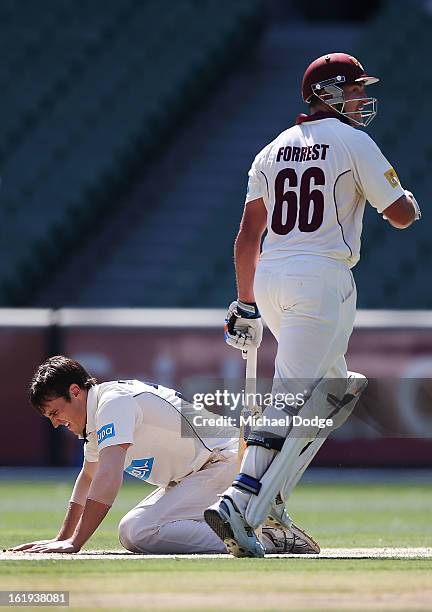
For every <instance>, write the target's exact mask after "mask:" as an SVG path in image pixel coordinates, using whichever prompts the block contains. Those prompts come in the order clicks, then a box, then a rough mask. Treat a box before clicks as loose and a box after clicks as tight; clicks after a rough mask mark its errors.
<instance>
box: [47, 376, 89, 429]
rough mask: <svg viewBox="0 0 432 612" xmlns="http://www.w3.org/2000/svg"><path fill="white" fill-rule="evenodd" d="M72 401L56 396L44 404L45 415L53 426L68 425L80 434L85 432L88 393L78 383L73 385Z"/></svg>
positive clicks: (68, 427) (71, 390)
mask: <svg viewBox="0 0 432 612" xmlns="http://www.w3.org/2000/svg"><path fill="white" fill-rule="evenodd" d="M69 395H70V401H68V400H66V399H65V398H64V397H56V398H55V399H52V400H49V401H47V402H46V404H45V405H44V415H45V416H46V417H47V418H49V420H50V421H51V423H52V425H53V427H55V428H56V429H57V427H59V425H63V426H64V427H67V429H69V431H71V432H72V433H74V434H75V435H76V436H79V435H81V434H82V433H83V431H84V427H85V425H86V421H87V393H86V392H85V391H83V389H80V387H78V385H71V388H70V393H69Z"/></svg>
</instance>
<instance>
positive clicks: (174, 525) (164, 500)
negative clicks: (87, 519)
mask: <svg viewBox="0 0 432 612" xmlns="http://www.w3.org/2000/svg"><path fill="white" fill-rule="evenodd" d="M237 462H238V459H237V441H236V443H235V444H233V446H232V447H230V448H229V449H224V450H215V451H213V453H212V455H211V457H210V459H209V461H208V462H207V463H206V464H205V465H204V466H203V467H202V468H201V469H200V470H199V471H198V472H192V473H191V474H189V475H188V476H186V477H185V478H184V479H183V480H182V481H181V482H179V483H177V484H174V483H173V484H172V485H169V486H168V487H167V488H159V489H156V491H154V492H153V493H151V494H150V495H149V496H148V497H146V498H145V499H143V500H142V501H141V502H140V503H139V504H138V505H137V506H135V508H133V509H132V510H131V511H130V512H128V513H127V514H126V516H124V517H123V518H122V520H121V521H120V525H119V540H120V543H121V544H122V545H123V546H124V547H125V548H126V549H127V550H130V551H131V552H135V553H147V554H182V553H201V554H203V553H226V549H225V546H224V544H223V542H222V541H221V540H220V539H219V538H218V537H217V536H216V534H215V533H214V532H213V531H212V530H211V529H210V527H209V526H208V525H207V523H205V522H204V517H203V514H204V510H205V509H206V508H207V507H208V506H211V505H212V504H214V503H215V502H216V500H217V495H218V494H220V493H222V492H223V491H224V490H225V489H226V488H227V487H228V486H229V485H230V484H231V483H232V481H233V480H234V476H235V475H236V474H237V472H238V463H237Z"/></svg>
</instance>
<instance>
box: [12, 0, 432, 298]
mask: <svg viewBox="0 0 432 612" xmlns="http://www.w3.org/2000/svg"><path fill="white" fill-rule="evenodd" d="M41 5H42V6H44V7H46V10H45V11H43V10H40V6H41ZM344 5H345V6H348V4H347V3H346V2H344V3H340V2H335V3H332V10H331V11H329V10H326V11H325V12H324V14H321V13H322V10H321V9H322V2H319V1H317V2H310V3H308V4H307V5H306V4H305V3H299V2H277V1H276V0H273V1H272V2H267V3H266V2H264V1H262V2H260V1H259V0H236V1H235V2H229V1H228V0H225V1H224V2H216V1H214V0H213V1H212V0H200V1H199V2H198V1H194V0H181V1H179V2H174V3H171V4H170V10H169V11H168V10H166V7H165V8H164V6H163V5H161V4H158V3H157V2H155V1H154V0H145V1H144V0H143V1H141V2H140V1H137V0H129V1H124V2H118V1H115V0H110V1H108V2H103V3H102V2H99V1H98V0H93V2H84V1H83V0H82V1H72V0H57V1H54V0H52V1H48V0H44V2H42V3H38V5H37V8H36V5H35V4H32V3H30V1H29V0H25V1H23V2H20V3H15V2H13V1H12V0H10V1H3V2H2V3H1V4H0V13H1V19H0V24H1V25H0V33H2V37H1V41H2V42H1V45H2V51H3V56H4V57H7V58H8V61H7V62H5V64H4V66H5V67H4V68H3V70H2V71H1V72H0V80H1V82H2V84H3V90H4V93H3V96H2V98H3V103H4V109H5V118H6V120H5V122H4V124H3V125H2V126H0V160H1V162H2V163H1V174H2V178H3V183H2V189H1V191H0V204H1V206H0V218H1V229H0V236H1V240H0V255H1V262H0V304H3V305H39V306H46V307H61V306H224V305H225V304H226V303H228V302H229V300H230V298H231V297H232V295H233V294H234V276H233V267H232V243H233V239H234V236H235V233H236V230H237V227H238V221H239V219H240V216H241V212H242V202H243V199H244V191H245V185H246V174H247V170H248V168H249V166H250V163H251V160H252V159H253V157H254V155H255V154H256V153H257V152H258V150H259V149H260V148H262V146H264V145H265V144H267V142H268V141H269V140H270V139H271V138H273V137H274V136H275V135H276V134H278V133H279V132H280V131H282V130H283V129H285V128H286V127H288V126H289V125H291V124H292V123H293V121H294V119H295V116H296V114H297V113H298V112H299V111H302V110H304V108H303V105H302V104H301V101H300V100H299V91H298V85H299V83H300V80H301V76H302V73H303V70H304V68H305V66H306V65H307V64H308V62H309V61H310V60H311V59H313V58H314V57H317V56H318V55H321V54H322V53H325V52H327V51H335V50H347V51H350V52H352V53H353V54H355V55H358V57H359V58H360V60H361V61H362V62H363V63H364V64H365V65H366V66H367V69H368V70H370V71H371V72H374V73H375V72H376V73H377V74H378V75H380V76H381V77H382V79H383V80H382V82H381V83H380V84H379V85H378V86H377V87H376V88H374V89H373V90H371V93H373V94H376V95H377V97H378V98H379V99H380V107H379V115H378V117H377V119H376V120H375V121H374V123H373V124H372V126H371V128H370V130H369V131H370V133H371V135H372V136H373V138H374V139H376V141H377V142H378V144H379V145H381V146H382V148H383V151H384V153H385V154H386V155H387V156H388V157H389V159H390V160H391V162H392V163H393V165H394V166H395V168H396V170H397V171H398V173H399V175H400V177H401V180H402V183H403V184H404V186H406V187H407V188H409V189H412V190H413V191H414V192H415V194H416V196H417V197H418V200H419V201H420V203H422V204H423V205H425V204H426V203H427V197H426V196H427V194H426V180H427V178H426V177H427V175H428V165H429V163H430V161H431V158H432V149H431V145H430V143H429V144H428V139H427V137H425V133H424V127H423V125H424V122H425V121H424V118H422V112H425V109H426V104H427V100H428V99H429V97H430V96H429V95H428V93H429V92H430V89H431V85H432V80H431V76H430V72H429V71H427V70H424V69H423V66H421V65H420V64H419V62H418V58H419V57H420V58H421V57H425V58H426V57H428V53H429V50H428V36H429V32H430V29H431V24H432V21H431V17H430V14H429V13H428V12H427V10H426V8H425V7H426V6H427V3H423V2H405V1H404V0H391V1H387V2H384V1H383V2H368V3H366V4H362V8H361V10H360V9H359V8H358V7H357V6H356V10H355V11H354V12H352V11H351V14H350V11H349V10H345V11H343V10H342V7H343V6H344ZM372 5H373V7H372ZM320 7H321V9H320ZM377 7H380V9H381V10H380V11H379V12H378V13H376V16H375V12H374V11H373V10H372V8H377ZM263 8H264V9H265V8H267V11H266V13H265V18H263V12H262V9H263ZM371 15H372V17H373V18H372V19H370V20H367V19H366V20H362V21H361V22H351V21H343V20H341V19H340V17H344V18H349V17H358V18H359V17H363V18H364V17H365V16H371ZM338 17H339V19H337V18H338ZM320 19H324V20H325V25H323V23H322V22H321V21H320ZM329 19H334V21H329ZM263 26H264V27H265V29H264V35H263V37H262V38H261V39H260V38H259V32H260V30H261V29H262V27H263ZM3 30H4V32H3ZM3 34H4V35H3ZM414 39H415V45H413V44H412V41H413V40H414ZM230 72H231V75H230V76H226V75H228V74H229V73H230ZM406 75H409V78H407V76H406ZM204 103H205V104H204ZM427 234H428V229H427V219H425V220H424V221H422V223H419V224H416V225H415V227H413V228H411V229H410V230H408V232H398V231H396V230H394V229H392V228H391V227H390V226H388V225H387V224H385V223H384V222H383V221H382V219H381V217H379V216H378V215H377V214H376V213H375V211H373V210H367V212H366V215H365V230H364V234H363V252H362V260H361V262H360V264H359V265H358V266H357V267H356V269H355V275H356V279H357V282H358V286H359V306H360V307H363V308H384V307H386V308H388V307H395V308H427V307H431V306H432V295H431V292H430V290H429V287H428V284H427V283H425V282H424V281H423V282H422V281H421V279H424V278H426V277H427V276H426V275H427V273H428V268H429V265H430V261H431V257H432V246H431V245H430V240H429V236H428V235H427Z"/></svg>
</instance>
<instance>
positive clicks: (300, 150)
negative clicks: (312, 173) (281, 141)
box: [276, 144, 330, 162]
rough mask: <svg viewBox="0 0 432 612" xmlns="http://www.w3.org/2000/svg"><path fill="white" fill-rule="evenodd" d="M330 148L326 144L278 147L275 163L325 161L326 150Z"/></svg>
mask: <svg viewBox="0 0 432 612" xmlns="http://www.w3.org/2000/svg"><path fill="white" fill-rule="evenodd" d="M329 148H330V145H328V144H314V145H311V146H310V147H291V146H286V147H280V149H278V153H277V156H276V161H277V162H278V161H285V162H287V161H293V162H304V161H311V160H313V161H316V160H317V159H323V160H325V158H326V156H327V149H329Z"/></svg>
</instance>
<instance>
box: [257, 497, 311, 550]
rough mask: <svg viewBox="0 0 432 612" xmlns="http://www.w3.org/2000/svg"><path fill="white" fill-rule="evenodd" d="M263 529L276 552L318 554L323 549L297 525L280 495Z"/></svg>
mask: <svg viewBox="0 0 432 612" xmlns="http://www.w3.org/2000/svg"><path fill="white" fill-rule="evenodd" d="M262 531H263V535H265V536H266V537H267V538H269V540H270V541H271V543H272V544H273V546H274V547H275V553H288V554H291V555H316V554H318V553H319V552H320V550H321V549H320V546H319V544H318V543H317V542H315V540H314V539H313V538H311V537H310V535H308V534H307V533H306V532H305V531H303V529H300V527H298V526H297V525H295V523H294V522H293V520H292V518H291V517H290V515H289V514H288V512H287V511H286V509H285V504H284V503H283V501H282V500H281V498H280V497H279V496H278V497H277V498H276V500H275V501H274V503H273V505H272V507H271V509H270V512H269V515H268V517H267V521H266V523H265V525H263V528H262Z"/></svg>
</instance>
